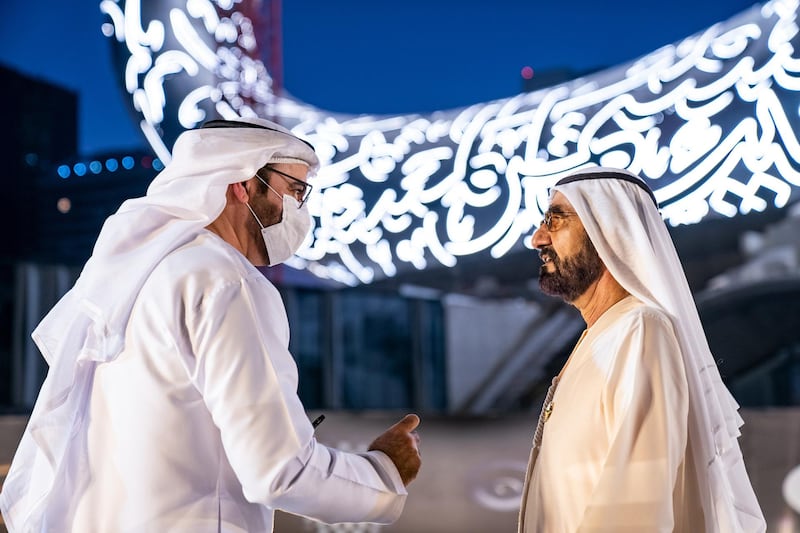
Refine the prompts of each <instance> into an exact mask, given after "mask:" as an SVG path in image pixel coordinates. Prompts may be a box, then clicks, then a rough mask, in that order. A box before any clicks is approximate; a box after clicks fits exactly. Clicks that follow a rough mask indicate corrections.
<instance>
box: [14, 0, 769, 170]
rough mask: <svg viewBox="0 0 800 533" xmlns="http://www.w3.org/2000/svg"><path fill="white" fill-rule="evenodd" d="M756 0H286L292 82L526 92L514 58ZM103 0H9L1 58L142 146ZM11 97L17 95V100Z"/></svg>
mask: <svg viewBox="0 0 800 533" xmlns="http://www.w3.org/2000/svg"><path fill="white" fill-rule="evenodd" d="M753 4H754V2H752V1H750V0H709V1H706V2H697V1H696V0H673V1H671V2H662V1H659V2H656V1H650V0H616V1H614V2H598V1H596V0H576V1H573V2H536V1H533V0H528V1H523V0H494V1H492V2H485V1H484V2H479V1H476V0H438V1H432V0H408V1H405V2H380V1H374V0H369V1H367V0H360V1H356V0H350V1H347V0H345V1H340V2H331V1H330V0H303V1H294V2H292V1H284V2H283V5H282V10H283V27H282V32H283V58H284V65H283V66H284V81H285V86H286V89H287V90H288V92H289V93H291V94H292V95H293V96H295V97H296V98H299V99H300V100H303V101H305V102H308V103H309V104H313V105H315V106H316V107H319V108H322V109H326V110H331V111H337V112H344V113H410V112H428V111H434V110H437V109H450V108H454V107H462V106H466V105H470V104H475V103H479V102H484V101H489V100H494V99H497V98H505V97H508V96H512V95H514V94H517V93H518V92H520V89H521V78H520V71H521V69H522V68H523V67H525V66H530V67H532V68H533V69H534V72H537V71H538V72H543V71H546V70H548V69H553V68H560V67H566V68H570V69H573V70H578V71H580V70H588V69H594V68H597V67H602V66H611V65H614V64H617V63H622V62H624V61H628V60H631V59H634V58H636V57H639V56H641V55H644V54H646V53H648V52H651V51H653V50H655V49H657V48H659V47H661V46H663V45H666V44H670V43H673V42H675V41H677V40H680V39H682V38H684V37H687V36H689V35H691V34H693V33H696V32H698V31H701V30H703V29H705V28H707V27H708V26H710V25H712V24H714V23H715V22H720V21H723V20H726V19H728V18H730V17H731V16H733V15H735V14H737V13H739V12H741V11H743V10H745V9H747V8H748V7H750V6H752V5H753ZM98 6H99V2H97V1H94V0H92V1H87V0H70V1H65V0H42V1H39V2H35V3H34V2H28V1H22V0H3V2H2V4H1V5H0V64H3V65H5V66H7V67H10V68H13V69H16V70H19V71H21V72H23V73H25V74H27V75H30V76H33V77H36V78H40V79H43V80H46V81H49V82H51V83H55V84H57V85H61V86H63V87H66V88H68V89H70V90H73V91H76V92H77V93H78V94H79V97H80V104H79V106H80V115H79V127H80V132H79V148H80V151H81V153H82V154H84V155H86V154H91V153H93V152H96V151H101V150H120V149H124V148H134V147H144V146H145V141H144V138H143V136H142V135H141V134H140V133H139V131H138V128H137V127H136V126H135V125H134V121H133V118H132V115H131V114H130V112H129V110H128V107H127V106H128V101H127V98H128V97H127V95H126V94H125V93H124V91H123V90H122V89H121V88H120V81H119V80H118V77H117V75H116V74H115V71H114V69H113V67H112V64H111V55H110V42H109V40H108V39H107V38H106V37H105V36H103V34H102V32H101V31H100V26H101V24H102V23H103V22H104V21H105V18H104V15H103V14H102V13H101V12H100V9H99V7H98ZM10 104H12V105H13V103H10Z"/></svg>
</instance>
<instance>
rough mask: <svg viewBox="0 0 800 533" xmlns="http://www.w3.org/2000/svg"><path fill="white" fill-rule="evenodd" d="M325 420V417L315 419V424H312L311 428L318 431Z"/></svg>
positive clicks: (320, 416)
mask: <svg viewBox="0 0 800 533" xmlns="http://www.w3.org/2000/svg"><path fill="white" fill-rule="evenodd" d="M323 420H325V415H319V416H318V417H317V418H315V419H314V421H313V422H311V427H313V428H314V429H316V428H317V426H318V425H320V424H322V421H323Z"/></svg>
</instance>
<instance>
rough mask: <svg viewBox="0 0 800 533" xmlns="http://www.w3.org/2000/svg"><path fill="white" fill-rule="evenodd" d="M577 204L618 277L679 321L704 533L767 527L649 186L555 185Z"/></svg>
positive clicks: (625, 177)
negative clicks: (704, 522) (703, 516)
mask: <svg viewBox="0 0 800 533" xmlns="http://www.w3.org/2000/svg"><path fill="white" fill-rule="evenodd" d="M554 190H555V191H560V192H561V193H562V194H563V195H564V196H565V197H566V198H567V200H569V202H570V203H571V204H572V205H573V207H574V208H575V212H576V213H577V214H578V216H579V217H580V219H581V222H582V223H583V225H584V227H585V228H586V233H587V234H588V236H589V239H591V241H592V244H594V246H595V248H596V249H597V253H598V254H599V255H600V258H601V259H602V260H603V263H604V264H605V265H606V267H607V268H608V270H609V272H610V273H611V275H612V276H614V279H616V280H617V281H618V282H619V284H620V285H622V287H623V288H624V289H625V290H627V291H628V292H629V293H630V294H632V295H633V296H635V297H636V298H638V299H639V300H641V301H643V302H645V303H647V304H649V305H651V306H655V307H658V308H660V309H661V310H663V311H664V312H666V313H667V314H668V315H669V316H670V318H671V319H672V322H673V324H674V326H675V331H676V333H677V336H678V340H679V342H680V346H681V355H682V356H683V360H684V366H685V368H686V373H687V380H688V386H689V428H688V431H689V444H690V447H691V454H692V457H693V459H694V463H695V465H696V471H697V475H698V481H699V486H700V494H701V498H702V502H701V503H702V505H703V511H704V513H705V521H706V528H705V532H706V533H738V532H761V531H765V530H766V523H765V522H764V517H763V514H762V513H761V508H760V507H759V505H758V501H757V500H756V496H755V494H754V492H753V488H752V485H751V484H750V480H749V478H748V476H747V472H746V471H745V467H744V461H743V460H742V452H741V450H740V449H739V443H738V441H737V438H738V437H739V435H740V432H739V428H740V427H741V425H742V423H743V421H742V418H741V417H740V416H739V413H738V408H739V406H738V404H737V403H736V401H735V400H734V399H733V397H732V396H731V394H730V392H729V391H728V389H727V388H726V387H725V385H724V384H723V383H722V379H721V377H720V374H719V370H718V369H717V366H716V364H715V362H714V358H713V357H712V355H711V351H710V350H709V347H708V342H707V341H706V336H705V333H704V331H703V327H702V324H701V323H700V317H699V315H698V314H697V308H696V307H695V303H694V300H693V298H692V294H691V291H690V290H689V285H688V283H687V281H686V276H685V275H684V272H683V267H682V265H681V263H680V260H679V259H678V254H677V253H676V251H675V246H674V244H673V243H672V239H671V238H670V236H669V233H668V232H667V228H666V226H665V224H664V221H663V219H662V218H661V216H660V214H659V212H658V207H657V205H656V200H655V197H654V196H653V193H652V192H651V191H650V189H649V188H648V187H647V186H646V185H645V183H644V182H643V181H642V180H641V178H639V177H638V176H636V175H635V174H632V173H630V172H628V171H625V170H618V169H609V168H602V167H601V168H589V169H583V170H580V171H579V172H576V173H574V174H572V175H570V176H568V177H566V178H564V179H562V180H560V181H559V182H558V183H556V185H555V187H554Z"/></svg>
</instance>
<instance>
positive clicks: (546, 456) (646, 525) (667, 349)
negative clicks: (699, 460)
mask: <svg viewBox="0 0 800 533" xmlns="http://www.w3.org/2000/svg"><path fill="white" fill-rule="evenodd" d="M682 361H683V360H682V358H681V355H680V347H679V344H678V340H677V338H676V337H675V333H674V329H673V326H672V323H671V322H670V320H669V318H668V317H667V316H666V315H665V314H664V313H663V312H661V311H660V310H658V309H655V308H652V307H648V306H646V305H644V304H642V303H641V302H640V301H638V300H637V299H635V298H634V297H631V296H629V297H627V298H624V299H623V300H621V301H620V302H618V303H617V304H615V305H614V306H612V307H611V308H610V309H608V310H607V311H606V312H605V313H604V314H603V315H602V316H601V317H600V318H599V320H598V321H597V322H596V323H595V324H593V325H592V327H591V328H589V329H588V330H587V331H586V332H585V334H584V336H583V338H582V340H581V341H580V342H579V344H578V346H577V347H576V348H575V350H574V351H573V353H572V355H571V356H570V359H569V361H568V362H567V364H566V366H565V368H564V370H563V371H562V375H561V377H560V380H559V382H558V386H557V388H556V390H555V394H554V396H553V405H552V411H551V415H550V417H549V418H548V419H547V421H546V422H545V424H544V431H543V434H542V443H541V449H540V451H539V453H538V457H535V456H534V454H532V459H533V460H532V463H535V464H530V465H529V466H528V476H527V480H526V486H525V490H524V492H523V500H522V509H521V512H520V517H521V525H520V530H521V531H524V532H536V533H575V532H581V533H588V532H594V533H599V532H608V533H612V532H613V533H624V532H631V533H632V532H637V533H645V532H673V531H675V532H687V533H688V532H692V533H699V532H702V531H703V530H704V523H703V515H702V510H701V508H700V502H699V498H698V496H697V493H696V491H697V488H696V481H695V474H694V469H693V466H692V464H691V459H690V454H687V432H688V429H687V418H688V393H687V382H686V373H685V370H684V366H683V362H682Z"/></svg>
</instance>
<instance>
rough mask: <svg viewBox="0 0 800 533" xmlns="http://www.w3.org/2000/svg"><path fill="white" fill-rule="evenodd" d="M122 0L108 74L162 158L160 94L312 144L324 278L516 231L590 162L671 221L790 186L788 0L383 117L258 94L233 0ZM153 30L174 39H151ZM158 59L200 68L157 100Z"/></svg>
mask: <svg viewBox="0 0 800 533" xmlns="http://www.w3.org/2000/svg"><path fill="white" fill-rule="evenodd" d="M121 2H122V0H119V3H121ZM139 2H140V0H128V1H125V3H124V9H120V8H119V3H117V2H111V1H110V0H104V1H103V2H102V3H101V10H102V11H103V12H104V13H106V14H108V16H109V19H110V23H107V24H111V25H113V28H114V32H113V35H114V38H115V39H117V40H118V41H120V42H123V41H124V42H125V45H126V46H127V47H128V49H129V51H130V58H129V59H128V63H127V65H126V66H125V69H124V70H125V73H124V79H125V86H126V88H127V89H128V91H129V92H130V94H131V95H132V100H133V103H134V105H135V107H136V109H138V110H139V111H140V112H141V113H142V116H143V118H144V122H143V126H142V129H143V131H145V133H146V135H147V136H148V140H149V141H150V142H151V144H152V145H153V146H154V148H155V149H156V152H157V154H158V156H159V158H160V159H161V160H162V161H165V162H166V161H168V160H169V154H168V151H167V149H166V147H165V143H164V141H163V140H162V139H160V138H159V137H158V134H157V132H158V131H159V130H160V127H161V126H162V125H161V121H162V120H164V118H163V117H164V116H165V112H164V110H165V108H166V107H168V106H176V107H177V109H178V112H177V117H178V121H179V123H180V125H181V126H182V127H183V128H191V127H194V126H195V125H196V124H197V123H199V122H200V121H201V120H204V119H205V118H206V116H205V111H203V109H207V108H208V107H207V106H208V105H211V106H213V107H214V108H215V109H216V110H217V112H218V113H220V115H222V116H223V117H226V118H233V117H236V116H242V115H248V116H253V115H260V116H269V117H273V118H277V119H278V120H280V121H281V122H282V123H284V124H287V125H289V126H291V127H292V129H293V131H295V132H296V133H297V134H298V135H302V136H304V137H306V138H308V139H309V140H310V141H311V142H312V143H313V144H314V146H315V147H316V150H317V153H318V155H319V156H320V160H321V162H322V166H321V168H320V170H319V172H318V175H317V176H315V177H314V178H313V180H314V185H315V192H314V194H313V195H312V197H311V198H310V200H309V209H310V211H311V212H312V213H313V214H314V216H315V217H316V227H315V230H314V233H313V239H311V238H309V239H308V242H307V246H306V247H305V248H304V249H303V250H302V251H301V256H302V257H301V258H298V259H296V260H295V263H296V264H297V265H301V266H303V267H306V268H308V269H309V270H310V271H311V272H313V273H315V274H316V275H320V276H323V277H328V278H331V279H335V280H337V281H340V282H342V283H346V284H350V285H353V284H357V283H368V282H370V281H372V280H374V279H376V277H382V276H393V275H396V274H398V273H400V272H402V271H403V270H404V269H408V268H409V267H410V268H416V269H423V268H428V267H430V266H433V265H442V266H447V267H451V266H454V265H456V264H457V258H459V257H464V256H467V255H471V254H476V253H488V254H489V255H491V257H493V258H499V257H502V256H503V255H504V254H507V253H509V252H511V251H514V250H516V249H520V248H522V243H523V242H524V241H525V240H526V239H525V236H526V235H528V234H529V233H530V231H531V230H532V229H533V228H534V227H535V226H536V225H537V224H538V223H539V222H540V221H541V217H542V212H543V210H544V209H545V208H546V207H547V203H548V195H549V188H550V187H551V186H552V184H553V183H554V182H555V181H556V180H558V179H559V178H560V177H562V176H564V175H565V174H567V173H569V172H571V171H574V170H576V169H578V168H582V167H585V166H588V165H592V164H596V163H600V164H604V165H609V166H622V167H626V168H629V169H630V170H632V171H634V172H637V173H640V174H641V175H643V176H644V177H646V178H648V179H649V180H651V181H650V184H651V185H652V186H653V188H654V190H655V193H656V197H657V198H658V200H659V202H661V204H662V206H663V208H662V214H663V216H664V218H665V219H666V220H667V221H668V222H669V223H670V224H673V225H677V224H687V223H694V222H698V221H699V220H701V219H702V218H704V217H705V216H707V215H708V214H709V213H711V212H712V211H713V212H715V213H717V214H718V215H722V216H735V215H737V214H746V213H748V212H752V211H760V210H763V209H766V208H767V207H768V205H770V204H772V205H775V206H776V207H782V206H784V205H786V203H787V202H789V201H790V199H791V197H792V196H793V195H796V194H798V191H797V189H798V188H799V187H800V142H798V139H797V134H796V129H797V128H798V127H800V120H799V119H798V111H797V110H798V107H800V95H795V94H793V93H792V91H800V57H797V51H796V50H795V48H794V45H793V44H792V42H793V40H796V39H797V35H798V27H797V22H796V19H797V9H798V5H800V3H798V1H797V0H773V1H771V2H768V3H766V4H765V5H764V6H763V7H762V8H761V9H760V10H756V9H753V10H751V11H750V16H749V17H740V18H739V19H735V20H738V22H736V23H733V22H729V23H721V24H717V25H714V26H712V27H711V28H709V29H707V30H706V31H704V32H702V33H700V34H698V35H695V36H691V37H689V38H687V39H684V40H683V41H681V42H679V43H676V44H675V45H672V46H665V47H663V48H661V49H659V50H657V51H655V52H654V53H652V54H650V55H648V56H645V57H642V58H640V59H637V60H635V61H633V62H631V63H630V64H628V65H623V66H620V67H617V68H613V69H609V70H606V71H603V72H599V73H596V74H593V75H592V76H589V77H587V78H584V79H579V80H575V81H573V82H569V83H565V84H562V85H559V86H556V87H553V88H550V89H547V90H542V91H537V92H533V93H527V94H520V95H517V96H514V97H512V98H508V99H504V100H498V101H495V102H490V103H486V104H480V105H474V106H470V107H468V108H465V109H460V110H454V111H447V112H437V113H433V114H432V115H430V116H420V115H408V116H396V117H386V116H384V117H373V116H358V117H354V116H345V115H331V114H328V113H325V112H323V111H320V110H317V109H315V108H313V107H311V106H309V105H306V104H303V103H302V102H297V101H295V100H291V99H288V98H276V97H275V96H274V95H273V94H272V91H271V83H272V80H271V79H270V77H269V73H268V72H266V69H265V67H264V65H263V63H262V62H261V61H260V60H259V59H258V58H257V57H254V56H253V55H252V54H251V53H250V52H251V51H252V50H254V46H255V35H254V34H253V23H252V21H250V20H249V19H247V17H245V16H244V15H243V14H242V13H241V12H239V11H236V9H237V7H238V4H239V2H235V1H232V0H217V1H216V2H214V1H211V0H188V1H187V4H186V8H185V11H181V10H179V9H173V10H171V11H170V14H169V22H166V21H165V22H161V21H159V20H152V21H148V22H147V31H144V30H143V29H142V28H143V25H142V21H141V9H140V3H139ZM165 31H169V32H170V34H171V36H173V37H174V40H170V41H169V42H177V43H179V44H180V46H181V47H183V50H173V51H170V50H164V51H162V50H161V47H162V46H163V43H164V42H165ZM108 33H111V32H110V30H109V31H108ZM209 42H216V43H217V48H216V49H213V48H211V47H209V45H208V44H207V43H209ZM764 50H768V51H769V52H768V53H767V54H764V52H763V51H764ZM756 53H758V54H761V55H758V56H756V55H752V54H756ZM769 54H771V55H769ZM167 76H169V77H170V79H175V78H176V77H184V78H185V79H191V78H192V77H193V76H195V77H196V78H197V79H198V80H203V81H201V82H198V83H195V84H194V85H193V86H192V85H191V84H189V88H188V89H186V90H185V91H184V92H183V93H182V94H179V95H178V96H177V98H178V99H179V101H178V102H173V101H170V99H171V98H173V99H174V98H176V96H175V91H174V90H173V92H172V93H168V92H166V91H165V90H164V84H165V78H166V77H167ZM209 76H210V77H209ZM209 79H213V80H215V81H214V83H213V84H211V83H208V80H209ZM784 108H787V109H784ZM525 246H529V244H528V243H525Z"/></svg>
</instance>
